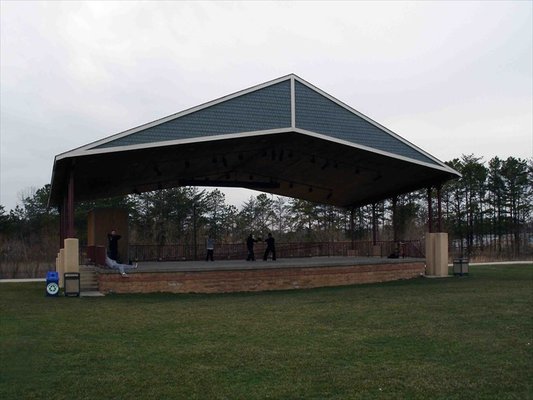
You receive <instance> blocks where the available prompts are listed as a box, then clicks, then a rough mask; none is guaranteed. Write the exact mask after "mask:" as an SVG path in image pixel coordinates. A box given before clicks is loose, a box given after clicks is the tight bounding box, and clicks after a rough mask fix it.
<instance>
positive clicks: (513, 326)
mask: <svg viewBox="0 0 533 400" xmlns="http://www.w3.org/2000/svg"><path fill="white" fill-rule="evenodd" d="M44 293H45V291H44V283H25V284H22V283H2V284H0V318H1V320H0V368H1V369H0V398H1V399H91V400H94V399H202V400H203V399H247V400H248V399H266V398H270V399H498V400H501V399H531V398H533V264H532V265H491V266H471V267H470V276H468V277H460V278H446V279H424V278H420V279H416V280H411V281H401V282H390V283H384V284H373V285H362V286H349V287H340V288H325V289H314V290H300V291H283V292H265V293H249V294H248V293H243V294H227V295H174V294H149V295H110V296H106V297H101V298H65V297H59V298H47V297H45V295H44Z"/></svg>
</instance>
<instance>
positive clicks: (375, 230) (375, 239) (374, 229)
mask: <svg viewBox="0 0 533 400" xmlns="http://www.w3.org/2000/svg"><path fill="white" fill-rule="evenodd" d="M377 243H378V218H377V216H376V203H373V204H372V245H374V246H375V245H376V244H377Z"/></svg>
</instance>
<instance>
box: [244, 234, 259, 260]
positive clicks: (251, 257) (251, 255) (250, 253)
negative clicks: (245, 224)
mask: <svg viewBox="0 0 533 400" xmlns="http://www.w3.org/2000/svg"><path fill="white" fill-rule="evenodd" d="M258 241H259V240H257V239H254V237H253V236H252V234H251V233H250V235H248V237H247V238H246V249H247V250H248V256H247V257H246V261H255V254H254V243H255V242H258Z"/></svg>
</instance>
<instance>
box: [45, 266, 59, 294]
mask: <svg viewBox="0 0 533 400" xmlns="http://www.w3.org/2000/svg"><path fill="white" fill-rule="evenodd" d="M46 295H47V296H59V274H58V273H57V272H55V271H48V272H47V273H46Z"/></svg>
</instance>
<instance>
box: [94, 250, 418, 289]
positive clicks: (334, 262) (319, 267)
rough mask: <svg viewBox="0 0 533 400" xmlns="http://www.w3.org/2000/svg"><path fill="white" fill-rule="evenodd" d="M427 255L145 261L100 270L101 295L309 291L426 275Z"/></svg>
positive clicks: (99, 286) (99, 284)
mask: <svg viewBox="0 0 533 400" xmlns="http://www.w3.org/2000/svg"><path fill="white" fill-rule="evenodd" d="M424 271H425V261H424V260H423V259H409V260H408V259H402V260H388V259H375V258H373V259H372V258H371V259H357V258H353V257H315V258H307V259H306V258H302V259H290V260H281V261H275V262H273V261H267V262H264V261H256V262H248V263H247V262H246V261H215V262H212V263H207V262H203V261H196V262H175V263H142V264H141V265H140V266H139V269H137V270H134V271H133V272H131V273H129V275H128V277H122V276H121V275H120V274H118V273H117V272H116V271H109V270H104V269H102V270H100V271H99V274H98V289H99V291H100V292H102V293H154V292H171V293H227V292H254V291H265V290H287V289H307V288H316V287H324V286H343V285H353V284H362V283H374V282H386V281H394V280H399V279H411V278H416V277H419V276H420V275H423V274H424Z"/></svg>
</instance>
